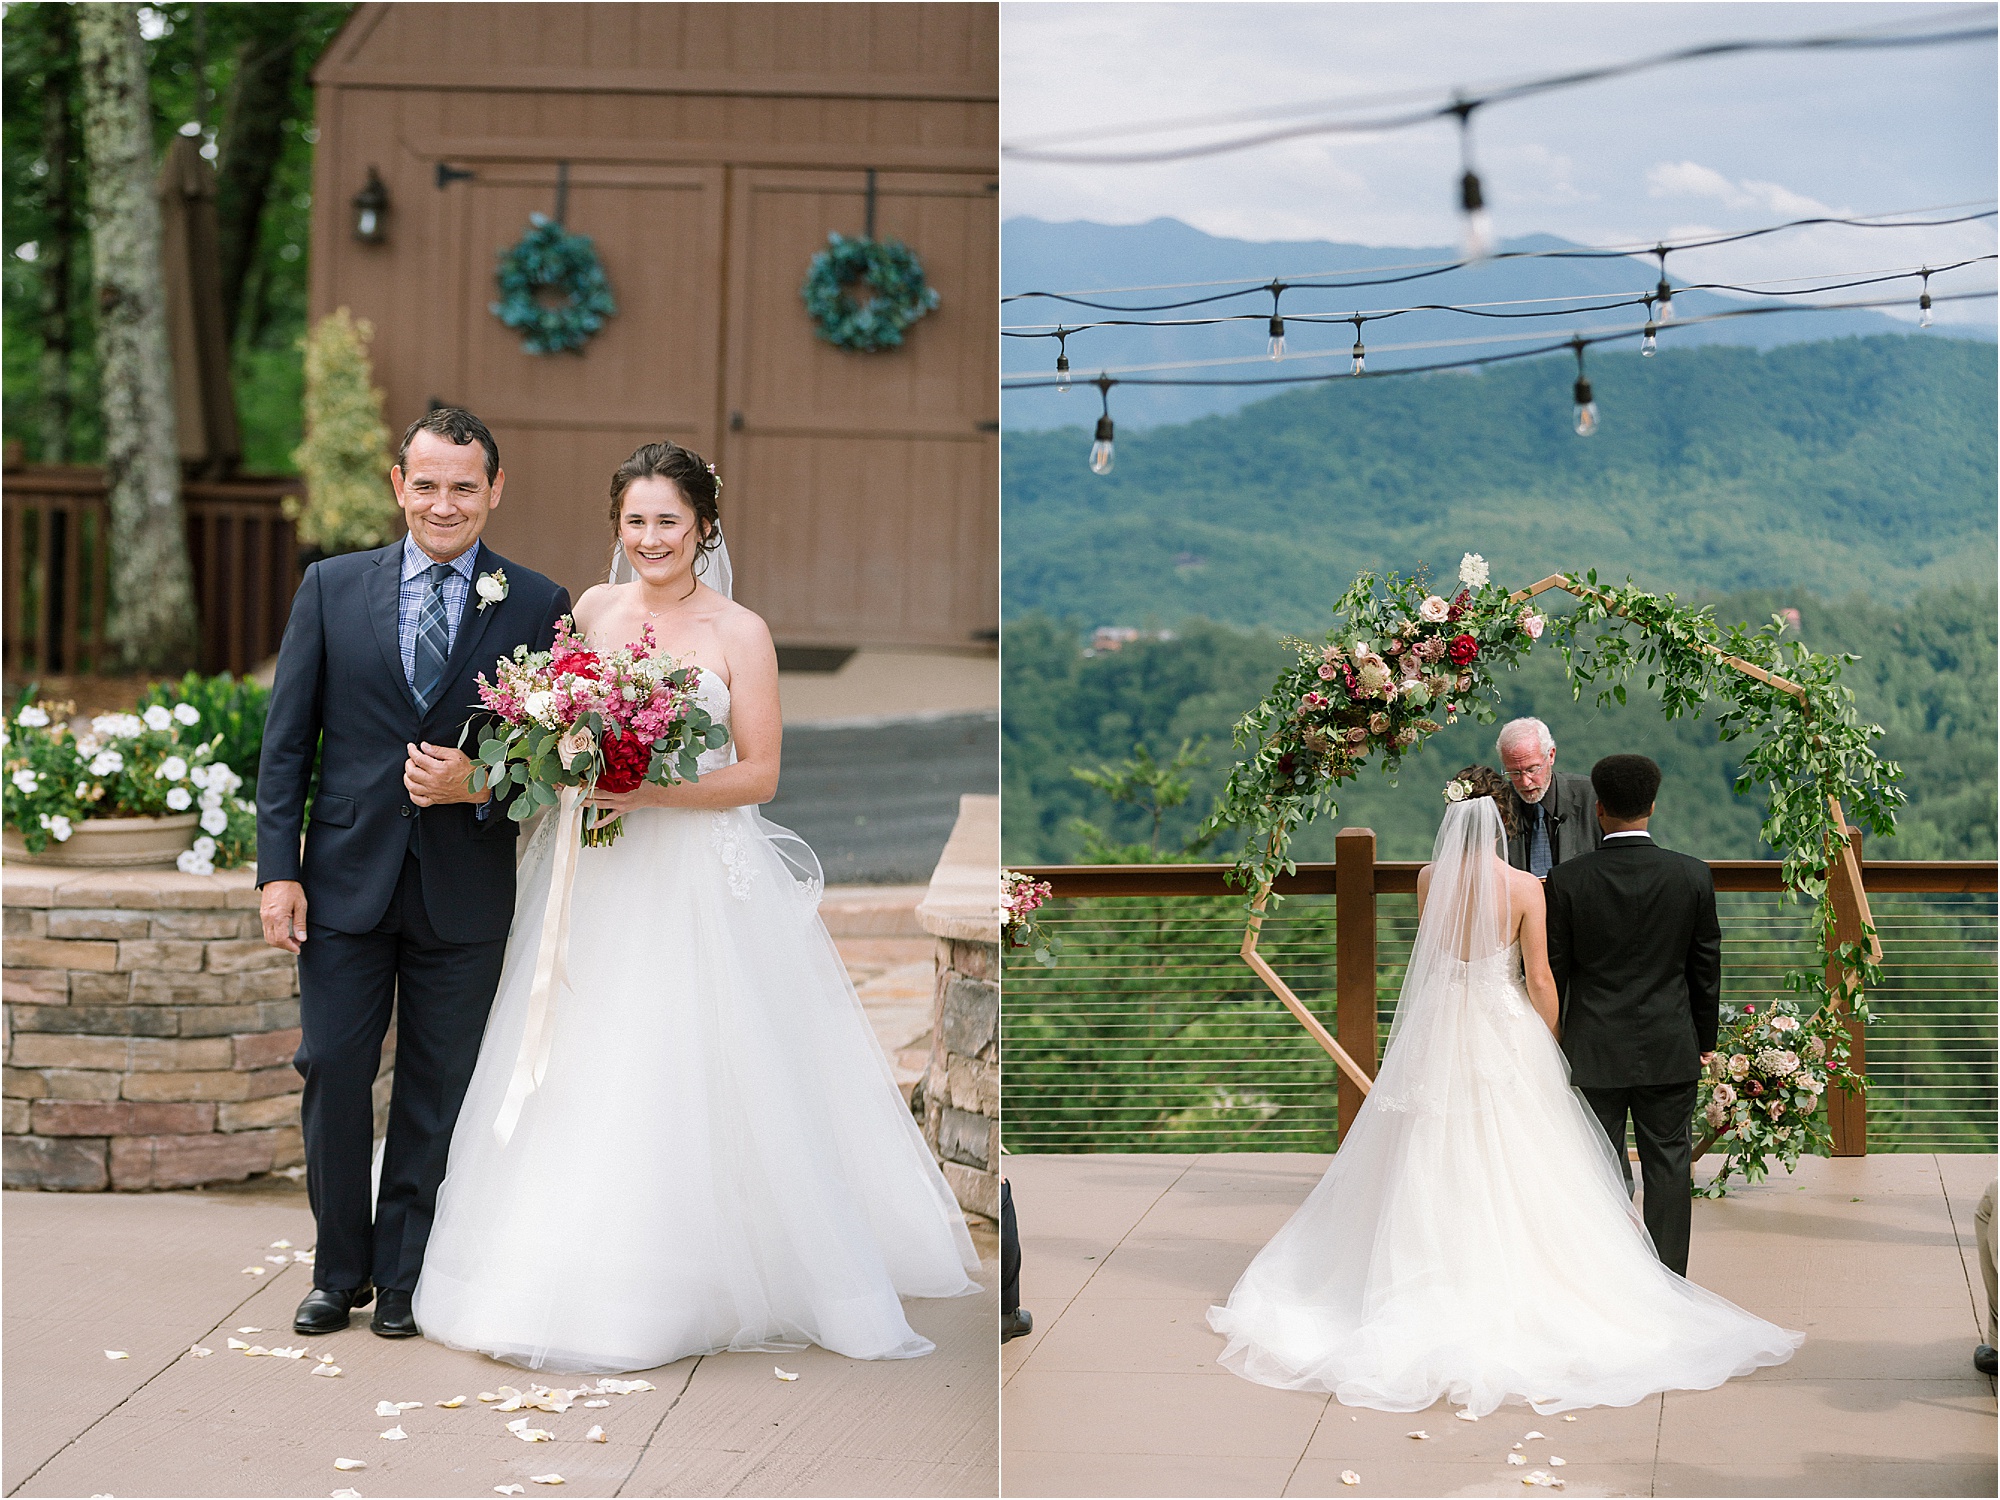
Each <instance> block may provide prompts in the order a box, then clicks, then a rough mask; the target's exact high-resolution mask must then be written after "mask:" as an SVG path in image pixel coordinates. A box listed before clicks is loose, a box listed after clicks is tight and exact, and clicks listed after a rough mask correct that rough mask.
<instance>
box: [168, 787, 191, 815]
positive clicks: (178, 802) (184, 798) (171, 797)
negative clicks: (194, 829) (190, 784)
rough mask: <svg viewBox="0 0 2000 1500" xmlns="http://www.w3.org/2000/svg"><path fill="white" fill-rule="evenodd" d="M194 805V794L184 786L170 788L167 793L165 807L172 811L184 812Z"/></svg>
mask: <svg viewBox="0 0 2000 1500" xmlns="http://www.w3.org/2000/svg"><path fill="white" fill-rule="evenodd" d="M192 806H194V796H193V794H192V793H191V792H189V791H188V789H187V788H186V787H184V786H177V787H174V788H172V789H171V790H170V791H168V793H167V808H168V810H169V811H172V812H186V811H187V810H188V809H189V808H190V807H192Z"/></svg>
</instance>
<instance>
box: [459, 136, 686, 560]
mask: <svg viewBox="0 0 2000 1500" xmlns="http://www.w3.org/2000/svg"><path fill="white" fill-rule="evenodd" d="M467 165H468V166H470V167H471V168H472V169H473V172H474V176H473V177H472V178H471V179H470V180H469V181H467V182H462V183H454V184H453V185H452V186H451V188H450V189H449V191H451V192H454V193H460V194H463V195H464V196H463V199H462V214H463V217H462V219H461V220H460V223H461V226H462V227H461V229H460V232H459V245H460V255H459V257H458V265H459V271H460V275H461V277H462V278H463V279H462V284H461V285H460V286H459V287H458V288H456V289H455V296H456V303H457V306H458V307H459V308H460V309H461V323H460V327H459V329H458V341H459V356H458V359H457V361H456V365H457V369H458V371H459V379H458V382H457V389H456V390H450V391H438V392H434V393H433V394H435V395H437V396H440V397H442V398H443V399H445V400H447V401H451V402H455V403H457V404H460V405H463V406H465V407H468V408H469V409H470V410H472V411H473V412H475V413H477V414H478V415H479V416H480V418H481V419H483V420H484V421H485V422H486V423H487V425H488V426H489V427H491V428H492V429H493V436H494V439H495V441H497V442H498V443H499V445H500V457H501V462H502V464H503V466H504V467H505V469H506V471H507V488H506V491H505V494H504V495H503V496H502V500H501V506H500V510H499V511H498V513H496V514H495V516H494V517H493V521H492V525H491V528H490V529H489V530H488V532H487V536H488V538H489V539H490V540H491V541H492V543H493V545H494V546H495V547H496V548H498V549H499V550H500V551H501V552H502V553H504V554H506V555H507V556H509V557H512V558H515V559H518V560H519V561H520V562H522V563H525V564H527V565H528V566H530V567H533V568H536V569H539V570H540V571H542V572H544V573H547V574H548V575H549V576H550V577H552V578H554V579H555V580H556V581H557V582H559V583H561V584H563V585H565V586H566V587H567V588H569V590H570V591H571V593H572V595H574V594H578V593H581V592H582V591H583V589H585V588H587V587H588V586H589V585H591V584H592V583H596V582H600V581H601V580H602V579H603V577H604V573H605V568H606V565H607V563H608V561H609V559H610V549H611V529H610V523H609V521H608V520H607V519H606V514H605V513H606V508H607V506H608V504H609V500H608V497H607V487H608V485H609V483H610V479H611V472H612V470H613V469H615V468H617V466H618V464H619V463H620V462H621V461H622V460H623V459H624V458H625V456H626V455H627V454H628V453H630V452H631V451H632V450H633V449H634V448H636V447H638V446H639V444H641V443H647V442H656V441H658V440H660V439H661V438H671V439H673V440H674V441H675V442H678V443H686V444H688V445H689V446H691V447H694V448H697V449H699V450H701V451H702V452H708V453H712V452H713V451H714V441H715V427H714V423H715V393H716V389H717V385H718V382H719V380H720V363H721V361H720V346H721V328H722V222H723V201H722V199H723V191H722V189H723V174H722V171H721V169H720V168H668V167H647V166H630V167H603V166H572V167H570V168H569V170H568V187H567V193H566V211H565V214H564V218H565V222H566V223H567V224H568V226H569V228H570V229H571V230H572V231H573V232H575V233H577V234H586V235H589V236H590V237H591V239H592V240H593V241H595V243H596V247H597V254H598V258H599V259H600V260H602V261H603V263H604V269H605V274H606V275H607V277H608V278H609V279H610V282H611V291H612V295H613V296H614V297H615V298H616V299H617V303H618V313H617V315H616V316H615V317H613V318H612V319H610V321H609V322H607V323H606V324H605V326H604V327H603V328H602V329H601V330H600V331H599V332H598V334H597V335H596V337H594V338H593V339H591V340H590V342H589V343H587V344H585V345H584V347H583V350H582V352H581V353H580V354H540V355H537V354H529V353H527V352H526V351H524V350H523V349H522V348H521V336H520V335H519V334H518V333H516V332H515V331H514V330H513V329H510V328H508V327H506V326H505V325H504V324H502V323H501V322H500V320H499V319H498V318H497V317H495V316H494V315H493V314H492V313H491V312H490V311H489V310H488V305H489V304H490V303H493V302H496V301H498V300H499V291H498V289H497V287H496V285H495V280H494V271H495V265H496V262H497V259H498V256H499V254H500V253H501V252H502V251H503V250H505V249H507V248H508V247H510V246H511V245H513V244H514V243H515V241H517V240H518V239H520V237H521V235H522V234H523V233H525V232H526V230H527V228H528V215H529V214H530V213H543V214H549V213H553V212H554V210H555V201H556V190H557V180H558V168H557V166H556V164H555V163H554V162H535V163H525V164H515V163H493V164H489V163H484V162H477V161H475V162H469V163H467Z"/></svg>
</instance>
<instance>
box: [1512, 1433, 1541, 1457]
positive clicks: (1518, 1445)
mask: <svg viewBox="0 0 2000 1500" xmlns="http://www.w3.org/2000/svg"><path fill="white" fill-rule="evenodd" d="M1535 1435H1536V1436H1537V1437H1540V1436H1541V1434H1540V1433H1536V1434H1535ZM1526 1446H1527V1444H1526V1443H1525V1442H1521V1443H1516V1444H1515V1445H1514V1451H1515V1452H1516V1453H1519V1452H1520V1451H1521V1450H1522V1449H1523V1448H1524V1447H1526Z"/></svg>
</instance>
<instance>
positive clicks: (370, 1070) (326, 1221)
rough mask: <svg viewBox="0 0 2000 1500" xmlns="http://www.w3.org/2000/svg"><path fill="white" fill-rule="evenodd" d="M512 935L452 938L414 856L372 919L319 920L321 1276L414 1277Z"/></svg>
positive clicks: (304, 1016)
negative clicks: (389, 1072) (378, 1119)
mask: <svg viewBox="0 0 2000 1500" xmlns="http://www.w3.org/2000/svg"><path fill="white" fill-rule="evenodd" d="M506 952H507V940H506V939H505V938H504V937H503V938H499V939H497V940H495V941H491V942H484V943H462V942H461V943H447V942H445V941H444V940H443V939H441V938H439V937H438V935H437V933H436V932H435V931H434V930H433V928H432V927H431V922H430V918H429V916H428V914H427V913H426V912H425V910H424V892H423V871H422V866H421V864H420V863H419V861H418V859H417V856H416V854H415V853H414V852H412V853H410V854H408V855H406V856H405V857H404V862H403V872H402V877H401V879H400V880H399V881H398V882H397V885H396V893H395V896H394V897H393V898H392V899H391V900H390V902H389V909H388V911H387V912H385V913H384V914H383V917H382V920H381V922H380V923H379V924H378V925H377V926H376V928H375V930H374V931H373V932H361V933H350V932H336V931H334V930H333V929H332V928H330V927H322V926H320V925H318V924H316V923H314V922H313V921H312V916H311V911H310V908H308V911H307V918H306V941H305V942H304V943H303V944H302V945H301V946H300V949H299V1029H300V1042H299V1051H298V1056H297V1058H296V1060H295V1064H294V1065H295V1066H296V1067H297V1068H298V1070H299V1072H300V1074H301V1075H303V1077H304V1079H305V1094H304V1098H303V1099H302V1101H301V1104H300V1122H301V1124H302V1125H303V1127H304V1135H305V1145H306V1163H307V1166H306V1191H307V1194H308V1196H309V1198H310V1200H311V1203H312V1210H313V1216H314V1218H315V1219H316V1220H317V1222H318V1224H319V1246H318V1250H317V1253H316V1255H315V1257H314V1267H313V1269H314V1272H315V1273H316V1274H315V1276H314V1284H315V1285H318V1286H327V1287H356V1286H360V1285H361V1284H362V1283H364V1282H367V1281H371V1280H372V1281H373V1282H374V1283H375V1285H377V1286H380V1287H393V1288H397V1289H400V1290H403V1291H411V1290H414V1289H415V1287H416V1284H417V1275H418V1272H419V1271H420V1270H421V1269H422V1267H423V1257H424V1246H425V1244H426V1243H427V1242H428V1241H429V1239H430V1232H431V1218H432V1215H433V1213H434V1211H435V1208H436V1205H437V1193H438V1186H439V1184H441V1183H442V1182H443V1181H444V1169H445V1158H446V1154H447V1151H448V1149H449V1147H450V1145H451V1131H452V1123H453V1122H454V1121H455V1120H456V1119H457V1117H458V1109H459V1106H460V1105H461V1104H462V1103H463V1102H464V1100H465V1090H466V1086H467V1085H468V1084H470V1083H471V1081H472V1070H473V1066H474V1065H475V1064H476V1063H477V1062H478V1061H479V1043H480V1038H481V1036H482V1035H483V1033H484V1031H485V1029H486V1013H487V1011H488V1010H489V1009H490V1008H491V1007H492V1004H493V992H494V990H495V988H496V987H497V986H498V984H499V982H500V966H501V961H502V959H503V958H504V957H505V956H506ZM392 1008H393V1010H394V1012H395V1016H396V1073H395V1082H394V1085H393V1087H392V1091H391V1093H390V1096H389V1141H390V1142H391V1143H392V1144H391V1145H390V1147H389V1149H388V1151H387V1153H386V1154H385V1156H384V1158H383V1162H382V1185H381V1190H380V1192H379V1193H378V1194H377V1195H376V1204H375V1208H374V1213H373V1228H372V1230H371V1228H370V1211H369V1183H370V1177H371V1175H372V1174H371V1170H370V1164H371V1159H372V1155H373V1146H372V1142H373V1139H374V1132H375V1119H374V1116H375V1108H374V1080H375V1074H376V1071H377V1068H378V1066H379V1064H380V1061H381V1056H382V1038H383V1037H384V1036H385V1035H386V1034H387V1032H388V1029H389V1016H390V1012H391V1009H392Z"/></svg>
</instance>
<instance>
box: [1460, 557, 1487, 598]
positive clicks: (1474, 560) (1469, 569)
mask: <svg viewBox="0 0 2000 1500" xmlns="http://www.w3.org/2000/svg"><path fill="white" fill-rule="evenodd" d="M1492 576H1493V575H1492V570H1491V569H1489V568H1488V567H1487V566H1486V559H1485V558H1483V557H1481V556H1480V555H1479V554H1478V553H1477V552H1468V553H1466V554H1465V556H1464V557H1462V558H1460V559H1459V561H1458V577H1459V581H1460V582H1461V583H1466V584H1470V585H1471V586H1472V587H1473V588H1476V589H1483V588H1485V587H1486V580H1487V579H1488V578H1490V577H1492Z"/></svg>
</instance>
